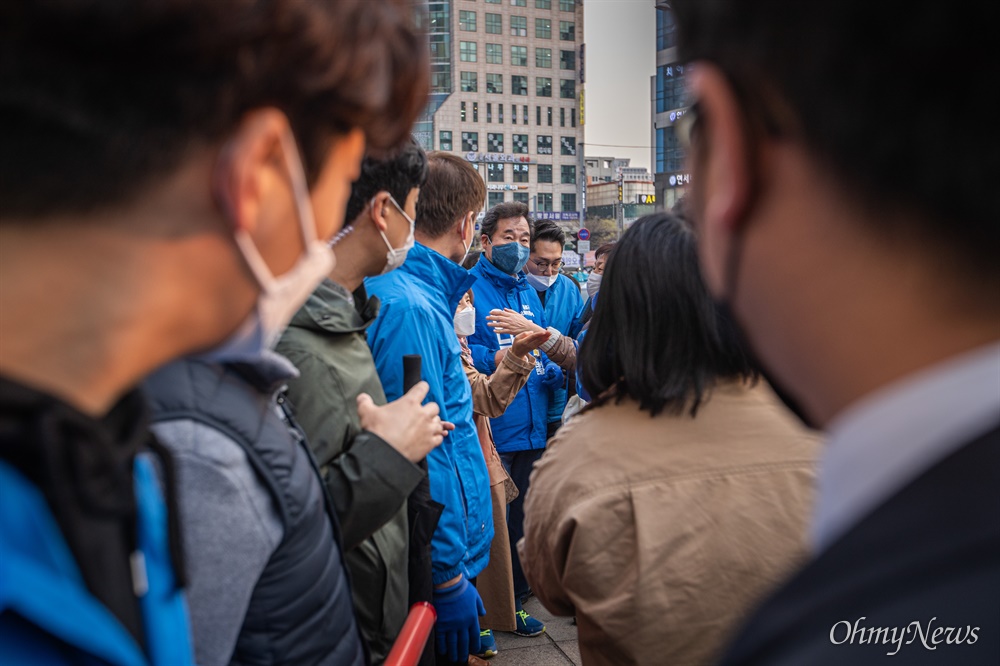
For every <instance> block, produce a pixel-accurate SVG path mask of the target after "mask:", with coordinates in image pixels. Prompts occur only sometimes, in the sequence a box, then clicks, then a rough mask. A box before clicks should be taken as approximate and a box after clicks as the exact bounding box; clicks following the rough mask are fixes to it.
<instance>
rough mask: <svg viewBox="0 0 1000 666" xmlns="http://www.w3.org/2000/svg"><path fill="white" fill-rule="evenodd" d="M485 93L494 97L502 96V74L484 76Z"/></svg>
mask: <svg viewBox="0 0 1000 666" xmlns="http://www.w3.org/2000/svg"><path fill="white" fill-rule="evenodd" d="M486 92H488V93H493V94H494V95H502V94H503V74H487V75H486Z"/></svg>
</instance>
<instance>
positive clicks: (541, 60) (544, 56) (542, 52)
mask: <svg viewBox="0 0 1000 666" xmlns="http://www.w3.org/2000/svg"><path fill="white" fill-rule="evenodd" d="M535 67H552V49H542V48H538V49H535Z"/></svg>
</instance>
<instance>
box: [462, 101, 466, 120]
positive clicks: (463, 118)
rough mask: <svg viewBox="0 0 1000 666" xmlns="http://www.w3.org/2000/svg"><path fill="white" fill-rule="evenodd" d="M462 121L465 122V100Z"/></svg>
mask: <svg viewBox="0 0 1000 666" xmlns="http://www.w3.org/2000/svg"><path fill="white" fill-rule="evenodd" d="M462 122H463V123H464V122H465V102H462Z"/></svg>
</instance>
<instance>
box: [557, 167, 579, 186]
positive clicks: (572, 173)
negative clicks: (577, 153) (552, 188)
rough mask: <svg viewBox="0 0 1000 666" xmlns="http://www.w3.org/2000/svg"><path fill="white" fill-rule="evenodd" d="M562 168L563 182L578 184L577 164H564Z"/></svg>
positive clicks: (564, 183) (565, 183)
mask: <svg viewBox="0 0 1000 666" xmlns="http://www.w3.org/2000/svg"><path fill="white" fill-rule="evenodd" d="M561 169H562V173H561V174H560V175H561V177H562V180H561V182H562V184H563V185H576V165H575V164H563V165H562V167H561Z"/></svg>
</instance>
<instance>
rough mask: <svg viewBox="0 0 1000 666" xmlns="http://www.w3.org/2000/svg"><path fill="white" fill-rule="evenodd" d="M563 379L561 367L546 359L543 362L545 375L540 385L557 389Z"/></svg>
mask: <svg viewBox="0 0 1000 666" xmlns="http://www.w3.org/2000/svg"><path fill="white" fill-rule="evenodd" d="M563 379H565V376H564V375H563V371H562V368H560V367H559V366H558V365H556V364H555V363H553V362H552V361H548V362H547V363H546V364H545V376H544V377H542V386H544V387H545V388H547V389H557V388H559V387H560V386H562V383H563Z"/></svg>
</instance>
